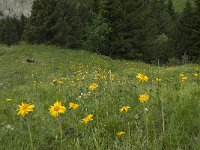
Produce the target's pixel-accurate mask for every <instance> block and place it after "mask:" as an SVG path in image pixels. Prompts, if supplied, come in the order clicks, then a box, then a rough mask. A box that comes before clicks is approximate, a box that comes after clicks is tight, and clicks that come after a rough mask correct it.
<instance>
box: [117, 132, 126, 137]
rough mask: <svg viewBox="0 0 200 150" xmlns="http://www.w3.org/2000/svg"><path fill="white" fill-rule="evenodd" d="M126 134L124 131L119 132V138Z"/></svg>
mask: <svg viewBox="0 0 200 150" xmlns="http://www.w3.org/2000/svg"><path fill="white" fill-rule="evenodd" d="M125 133H126V132H124V131H119V132H117V136H122V135H124V134H125Z"/></svg>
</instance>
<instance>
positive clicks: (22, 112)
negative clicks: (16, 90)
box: [17, 102, 35, 117]
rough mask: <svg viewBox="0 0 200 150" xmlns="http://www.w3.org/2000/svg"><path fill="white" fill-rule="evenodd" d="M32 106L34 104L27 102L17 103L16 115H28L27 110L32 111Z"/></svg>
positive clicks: (33, 106)
mask: <svg viewBox="0 0 200 150" xmlns="http://www.w3.org/2000/svg"><path fill="white" fill-rule="evenodd" d="M34 108H35V105H34V104H28V103H23V102H22V104H21V105H18V109H17V111H18V113H17V115H20V116H22V117H24V116H26V115H28V114H29V112H32V111H33V109H34Z"/></svg>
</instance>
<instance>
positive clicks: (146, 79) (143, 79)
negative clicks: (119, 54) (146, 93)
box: [136, 73, 149, 83]
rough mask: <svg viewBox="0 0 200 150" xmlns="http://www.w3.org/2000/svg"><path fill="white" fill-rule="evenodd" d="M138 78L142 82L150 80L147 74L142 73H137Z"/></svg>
mask: <svg viewBox="0 0 200 150" xmlns="http://www.w3.org/2000/svg"><path fill="white" fill-rule="evenodd" d="M136 78H137V79H138V80H139V81H140V82H142V83H144V82H148V80H149V78H148V77H147V76H146V75H144V74H140V73H139V74H137V76H136Z"/></svg>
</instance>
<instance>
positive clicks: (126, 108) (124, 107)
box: [119, 106, 131, 112]
mask: <svg viewBox="0 0 200 150" xmlns="http://www.w3.org/2000/svg"><path fill="white" fill-rule="evenodd" d="M129 108H131V107H130V106H122V107H121V108H120V109H119V111H120V112H123V111H125V112H128V109H129Z"/></svg>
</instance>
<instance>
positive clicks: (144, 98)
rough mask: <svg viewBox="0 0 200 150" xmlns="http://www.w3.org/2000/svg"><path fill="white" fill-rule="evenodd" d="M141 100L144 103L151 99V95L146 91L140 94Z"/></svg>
mask: <svg viewBox="0 0 200 150" xmlns="http://www.w3.org/2000/svg"><path fill="white" fill-rule="evenodd" d="M139 100H140V102H142V103H144V102H146V101H148V100H149V95H148V94H147V93H145V94H143V95H139Z"/></svg>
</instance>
